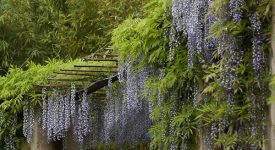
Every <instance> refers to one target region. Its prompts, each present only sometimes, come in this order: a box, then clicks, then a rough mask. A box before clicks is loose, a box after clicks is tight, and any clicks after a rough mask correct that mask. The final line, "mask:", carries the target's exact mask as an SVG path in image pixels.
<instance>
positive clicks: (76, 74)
mask: <svg viewBox="0 0 275 150" xmlns="http://www.w3.org/2000/svg"><path fill="white" fill-rule="evenodd" d="M54 73H55V74H63V75H75V76H89V77H104V76H103V75H99V74H89V73H77V72H54Z"/></svg>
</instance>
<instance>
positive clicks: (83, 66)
mask: <svg viewBox="0 0 275 150" xmlns="http://www.w3.org/2000/svg"><path fill="white" fill-rule="evenodd" d="M74 67H76V68H118V66H99V65H98V66H97V65H74Z"/></svg>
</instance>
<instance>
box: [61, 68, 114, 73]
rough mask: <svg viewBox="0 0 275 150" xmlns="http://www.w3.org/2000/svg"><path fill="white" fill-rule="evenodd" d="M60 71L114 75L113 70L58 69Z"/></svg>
mask: <svg viewBox="0 0 275 150" xmlns="http://www.w3.org/2000/svg"><path fill="white" fill-rule="evenodd" d="M60 71H66V72H89V73H100V72H102V73H116V72H117V71H115V70H75V69H60Z"/></svg>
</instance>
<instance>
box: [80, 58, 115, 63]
mask: <svg viewBox="0 0 275 150" xmlns="http://www.w3.org/2000/svg"><path fill="white" fill-rule="evenodd" d="M84 61H114V62H118V60H117V59H102V58H84Z"/></svg>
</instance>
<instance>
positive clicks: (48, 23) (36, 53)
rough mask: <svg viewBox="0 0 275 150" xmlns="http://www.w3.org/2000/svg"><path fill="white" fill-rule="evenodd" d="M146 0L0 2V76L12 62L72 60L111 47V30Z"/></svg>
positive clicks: (32, 0)
mask: <svg viewBox="0 0 275 150" xmlns="http://www.w3.org/2000/svg"><path fill="white" fill-rule="evenodd" d="M146 1H147V0H81V1H79V0H20V1H18V0H1V1H0V54H1V55H0V75H1V74H5V72H6V71H7V68H8V67H10V66H11V65H17V66H24V65H25V64H26V63H25V62H26V61H29V60H31V61H34V62H36V63H43V64H44V62H45V61H46V60H47V59H48V58H56V59H68V58H77V57H83V56H85V55H88V54H90V53H92V52H95V51H97V50H101V49H103V48H106V47H108V46H109V43H110V34H109V33H110V31H111V30H112V29H113V28H115V27H116V26H117V25H118V24H119V23H120V22H121V21H123V20H124V19H126V18H127V17H128V16H129V15H135V16H142V12H141V8H142V5H143V4H144V3H145V2H146Z"/></svg>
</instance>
